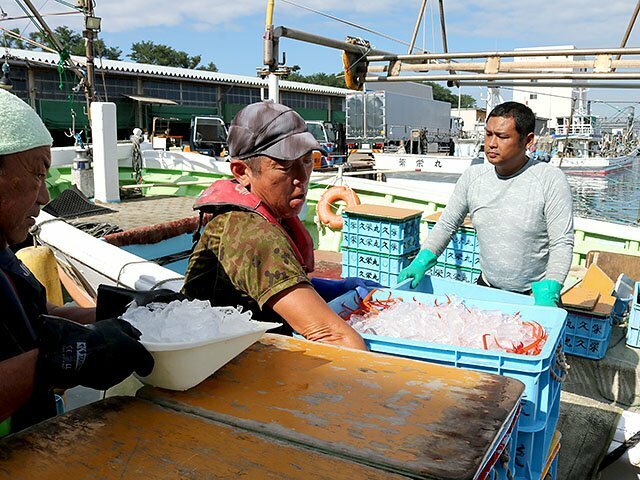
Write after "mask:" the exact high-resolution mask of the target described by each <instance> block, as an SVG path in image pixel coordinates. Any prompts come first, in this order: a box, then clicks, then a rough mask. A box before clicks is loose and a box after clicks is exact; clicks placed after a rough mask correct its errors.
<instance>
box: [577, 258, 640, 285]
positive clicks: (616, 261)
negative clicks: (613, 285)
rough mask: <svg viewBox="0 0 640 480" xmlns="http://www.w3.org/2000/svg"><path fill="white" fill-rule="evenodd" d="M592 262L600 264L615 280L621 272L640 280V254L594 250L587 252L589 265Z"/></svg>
mask: <svg viewBox="0 0 640 480" xmlns="http://www.w3.org/2000/svg"><path fill="white" fill-rule="evenodd" d="M592 263H593V264H596V265H598V267H600V268H601V269H602V271H603V272H604V273H606V274H607V275H608V276H609V277H610V278H611V280H613V281H614V282H615V281H616V280H617V279H618V277H619V276H620V274H621V273H624V274H626V275H627V276H629V277H631V278H632V279H634V280H635V281H636V282H637V281H640V256H637V255H626V254H623V253H613V252H600V251H597V250H594V251H591V252H589V253H587V267H589V266H590V265H591V264H592Z"/></svg>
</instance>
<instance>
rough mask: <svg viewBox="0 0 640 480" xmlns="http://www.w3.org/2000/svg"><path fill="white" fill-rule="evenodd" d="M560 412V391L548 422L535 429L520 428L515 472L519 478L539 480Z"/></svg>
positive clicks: (520, 479) (522, 479) (517, 439)
mask: <svg viewBox="0 0 640 480" xmlns="http://www.w3.org/2000/svg"><path fill="white" fill-rule="evenodd" d="M559 414H560V392H558V394H557V395H556V398H555V400H554V403H553V407H552V409H551V411H550V412H549V416H548V418H547V422H546V423H545V424H544V425H543V427H542V428H540V429H538V430H535V431H525V430H524V429H522V428H520V429H519V430H518V435H517V437H516V459H515V472H516V478H518V479H519V480H538V479H539V478H540V475H541V473H542V470H543V469H544V466H545V463H546V461H547V458H548V455H549V448H550V447H551V441H552V440H553V434H554V433H555V431H556V426H557V425H558V417H559Z"/></svg>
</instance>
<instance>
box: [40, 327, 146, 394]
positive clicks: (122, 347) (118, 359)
mask: <svg viewBox="0 0 640 480" xmlns="http://www.w3.org/2000/svg"><path fill="white" fill-rule="evenodd" d="M140 335H141V334H140V332H139V331H138V330H136V329H135V328H134V327H132V326H131V324H129V323H128V322H125V321H124V320H121V319H109V320H102V321H100V322H97V323H95V324H92V325H87V326H85V325H80V324H78V323H75V322H73V321H71V320H67V319H64V318H60V317H54V316H50V315H41V316H40V328H39V331H38V336H39V339H40V355H39V358H38V365H37V368H36V374H37V378H38V380H39V381H40V382H45V383H46V384H48V385H50V386H52V387H60V388H70V387H74V386H76V385H83V386H85V387H89V388H95V389H97V390H106V389H107V388H109V387H112V386H113V385H116V384H117V383H120V382H121V381H122V380H124V379H125V378H127V377H128V376H129V375H131V374H132V373H133V372H134V371H135V372H137V373H138V374H140V375H142V376H146V375H149V374H150V373H151V371H152V370H153V366H154V361H153V357H152V356H151V354H150V353H149V352H148V351H147V350H146V349H145V348H144V347H143V346H142V344H141V343H140V342H139V341H138V339H139V338H140Z"/></svg>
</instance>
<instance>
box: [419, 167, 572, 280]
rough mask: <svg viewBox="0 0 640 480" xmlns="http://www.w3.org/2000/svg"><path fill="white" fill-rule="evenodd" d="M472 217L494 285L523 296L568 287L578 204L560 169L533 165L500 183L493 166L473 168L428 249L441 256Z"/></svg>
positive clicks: (426, 245) (486, 274)
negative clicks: (542, 283)
mask: <svg viewBox="0 0 640 480" xmlns="http://www.w3.org/2000/svg"><path fill="white" fill-rule="evenodd" d="M467 213H469V214H470V215H471V222H472V223H473V226H474V227H475V229H476V232H477V235H478V245H479V252H480V268H481V269H482V273H483V276H484V278H485V280H486V281H488V282H489V284H491V285H492V286H495V287H498V288H501V289H503V290H510V291H515V292H524V291H527V290H529V289H530V288H531V283H533V282H537V281H539V280H543V279H549V280H556V281H558V282H560V283H563V282H564V280H565V278H566V276H567V274H568V272H569V268H570V266H571V259H572V253H573V201H572V198H571V189H570V187H569V184H568V182H567V179H566V178H565V176H564V173H562V171H560V169H559V168H556V167H553V166H551V165H549V164H547V163H542V162H538V161H535V160H528V161H527V163H526V164H525V165H524V166H523V167H522V168H521V169H520V170H519V171H518V172H516V173H515V174H513V175H511V176H509V177H501V176H499V175H498V174H497V172H496V170H495V167H494V166H493V165H491V164H489V163H485V164H483V165H474V166H471V167H469V168H468V169H467V170H466V171H465V172H464V173H463V174H462V176H461V177H460V179H459V180H458V183H457V184H456V186H455V188H454V191H453V194H452V195H451V198H450V199H449V202H448V203H447V207H446V208H445V210H444V212H443V213H442V216H441V217H440V220H439V221H438V223H437V224H436V226H435V227H434V228H433V230H432V231H431V232H430V233H429V235H428V237H427V240H426V242H425V243H424V245H423V248H427V249H429V250H431V251H432V252H433V253H435V254H436V255H437V256H439V255H440V254H441V253H442V252H443V251H444V249H445V248H446V246H447V244H448V243H449V241H450V240H451V237H452V236H453V235H454V234H455V232H456V230H457V229H458V227H460V225H462V222H463V221H464V218H465V216H466V215H467Z"/></svg>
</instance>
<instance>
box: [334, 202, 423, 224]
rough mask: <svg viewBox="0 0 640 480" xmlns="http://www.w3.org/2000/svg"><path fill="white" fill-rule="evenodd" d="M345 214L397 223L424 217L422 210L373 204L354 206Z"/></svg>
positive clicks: (346, 210)
mask: <svg viewBox="0 0 640 480" xmlns="http://www.w3.org/2000/svg"><path fill="white" fill-rule="evenodd" d="M345 212H347V213H353V214H356V215H361V216H363V217H371V218H376V219H390V220H397V221H402V220H408V219H410V218H413V217H417V216H422V210H415V209H409V208H398V207H389V206H387V205H373V204H371V203H363V204H361V205H354V206H353V207H349V208H347V209H345Z"/></svg>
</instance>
